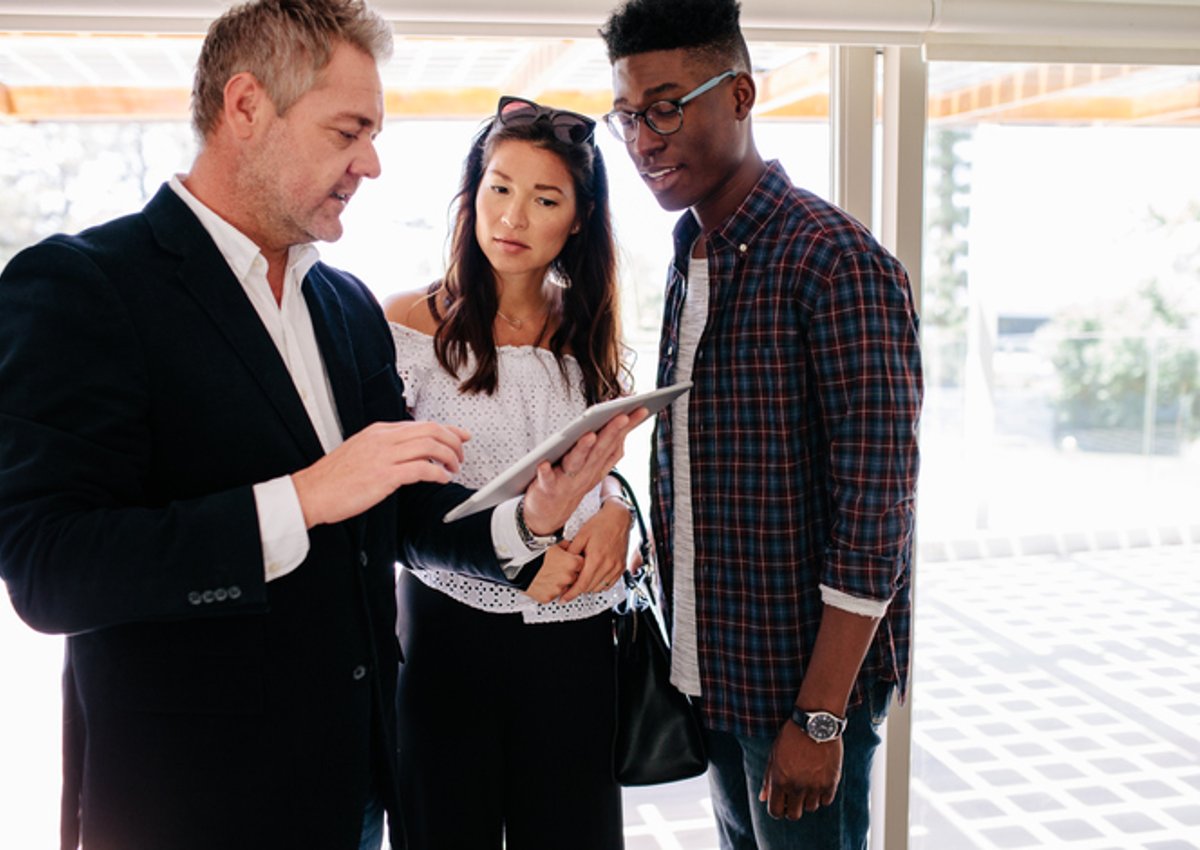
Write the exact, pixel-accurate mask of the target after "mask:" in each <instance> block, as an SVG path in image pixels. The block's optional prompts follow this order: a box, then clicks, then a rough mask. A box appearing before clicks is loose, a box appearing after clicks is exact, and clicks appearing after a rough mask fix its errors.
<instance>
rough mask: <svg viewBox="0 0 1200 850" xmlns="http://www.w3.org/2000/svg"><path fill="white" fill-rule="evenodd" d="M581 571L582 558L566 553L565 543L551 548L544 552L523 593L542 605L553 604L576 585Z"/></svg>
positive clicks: (575, 554)
mask: <svg viewBox="0 0 1200 850" xmlns="http://www.w3.org/2000/svg"><path fill="white" fill-rule="evenodd" d="M581 569H583V558H582V557H580V556H579V555H578V554H577V553H572V552H568V551H567V544H566V542H565V541H564V542H562V543H560V544H558V545H557V546H551V547H550V548H549V549H547V550H546V553H545V555H544V556H543V559H542V566H541V567H540V568H539V569H538V574H537V575H536V576H534V578H533V581H532V582H531V583H530V585H529V588H528V589H527V590H526V591H525V593H526V595H528V596H531V597H533V598H534V599H535V600H536V601H538V602H541V603H542V604H543V605H544V604H545V603H547V602H553V601H554V600H555V599H558V598H559V597H560V596H562V595H563V591H565V590H567V589H569V588H571V587H572V585H573V584H575V583H576V580H577V578H578V576H579V571H580V570H581ZM563 601H566V600H563Z"/></svg>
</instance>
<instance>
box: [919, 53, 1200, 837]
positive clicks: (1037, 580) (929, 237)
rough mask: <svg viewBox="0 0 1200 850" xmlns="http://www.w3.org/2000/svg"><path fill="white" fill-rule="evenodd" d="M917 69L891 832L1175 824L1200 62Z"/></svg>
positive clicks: (1191, 537)
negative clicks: (908, 494)
mask: <svg viewBox="0 0 1200 850" xmlns="http://www.w3.org/2000/svg"><path fill="white" fill-rule="evenodd" d="M930 70H931V73H930V93H929V111H930V116H929V121H930V123H929V128H928V145H929V147H928V158H927V172H926V175H927V176H926V180H927V183H926V185H927V195H926V242H925V247H926V260H925V269H924V281H923V333H924V343H925V353H926V370H927V382H928V388H927V396H926V399H927V400H926V404H925V414H924V418H923V423H922V453H923V458H922V479H921V484H920V504H919V547H920V549H919V552H920V557H919V568H918V573H917V625H916V639H917V646H916V653H915V657H916V673H915V687H914V715H913V775H912V793H911V803H912V810H911V813H910V824H911V830H912V844H911V846H912V847H913V848H916V850H921V849H922V848H928V850H942V848H947V847H954V848H980V850H983V848H1016V847H1063V848H1066V847H1080V848H1083V847H1088V848H1092V847H1095V848H1100V847H1170V846H1180V847H1182V846H1186V845H1187V844H1188V841H1189V839H1188V836H1190V840H1194V838H1195V832H1194V830H1195V825H1196V822H1197V821H1196V813H1197V812H1200V768H1198V767H1197V763H1196V752H1197V748H1198V747H1200V736H1198V735H1197V734H1196V733H1195V731H1194V727H1195V725H1196V724H1195V719H1196V716H1197V709H1196V696H1197V685H1196V683H1197V682H1200V653H1198V652H1197V651H1196V646H1197V645H1200V643H1198V641H1197V639H1198V638H1200V620H1198V618H1197V613H1198V610H1200V569H1197V567H1200V548H1198V547H1197V544H1200V514H1198V513H1197V508H1196V506H1197V505H1200V395H1198V393H1197V383H1198V379H1200V375H1198V364H1200V297H1198V296H1200V249H1198V248H1197V246H1200V157H1197V156H1196V155H1195V151H1196V150H1197V149H1200V123H1198V122H1197V118H1198V115H1200V114H1198V113H1197V111H1196V109H1195V103H1196V90H1197V81H1198V80H1200V71H1198V70H1197V69H1195V68H1165V67H1133V66H1102V65H997V64H973V63H971V64H967V63H963V64H951V63H947V64H935V65H933V66H932V67H931V69H930ZM1189 104H1190V106H1189Z"/></svg>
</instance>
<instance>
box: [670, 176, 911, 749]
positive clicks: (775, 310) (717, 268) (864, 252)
mask: <svg viewBox="0 0 1200 850" xmlns="http://www.w3.org/2000/svg"><path fill="white" fill-rule="evenodd" d="M699 233H700V227H699V224H698V223H697V222H696V220H695V218H694V217H693V215H692V214H691V213H690V212H688V213H686V214H685V215H684V216H683V217H682V218H681V219H680V221H679V223H678V224H677V225H676V227H675V260H674V263H673V264H672V267H671V269H670V271H669V274H668V281H667V290H666V299H665V306H664V316H663V332H662V339H661V342H660V349H659V368H658V384H659V385H660V386H665V385H667V384H670V383H671V381H672V374H673V372H674V370H675V357H676V354H677V348H678V333H679V320H680V314H681V312H682V307H683V301H684V298H685V297H686V294H687V278H686V270H687V266H688V257H689V254H690V250H691V246H692V244H693V242H694V241H695V239H696V237H697V236H698V235H699ZM704 238H705V246H706V249H707V253H708V269H709V284H710V291H711V294H710V301H709V309H708V323H707V326H706V327H705V330H704V333H703V335H702V337H701V338H700V342H699V345H698V347H697V350H696V360H695V367H694V372H693V376H692V378H693V380H694V381H695V386H694V387H693V389H692V392H691V394H690V396H689V399H688V420H689V424H688V434H687V437H686V439H687V440H688V450H689V456H690V458H691V480H692V493H693V500H692V504H691V505H690V508H691V510H692V519H693V523H694V534H695V541H694V543H695V583H696V619H697V641H698V651H699V658H700V675H701V682H702V686H703V691H704V695H703V698H702V700H701V706H702V711H703V714H704V719H705V722H706V724H707V725H708V726H709V727H710V728H714V729H719V730H725V731H730V732H734V733H737V734H743V735H753V736H759V737H774V735H775V734H777V732H778V730H779V727H780V725H781V724H782V723H783V722H784V720H785V719H786V718H787V717H788V715H789V713H790V712H791V707H792V705H793V703H794V702H795V699H796V694H797V693H798V692H799V690H800V682H801V679H802V678H803V676H804V672H805V667H806V665H807V662H808V659H809V655H810V653H811V652H812V647H813V643H814V641H815V639H816V635H817V627H818V626H819V624H820V620H821V613H822V602H821V593H820V589H819V585H822V584H824V585H826V586H828V587H831V588H833V589H836V590H840V591H842V592H844V593H848V594H851V595H853V596H858V597H865V598H869V599H874V600H890V605H889V606H888V611H887V614H886V615H885V617H884V618H883V620H882V622H881V623H880V625H879V629H878V632H877V633H876V636H875V639H874V641H873V642H872V644H871V647H870V649H869V650H868V653H867V657H866V659H865V661H864V662H863V666H862V669H861V671H860V673H859V676H858V680H857V682H856V683H855V687H854V692H853V694H852V695H851V704H852V705H853V704H857V703H858V702H859V701H861V699H862V696H863V690H864V688H865V686H866V685H867V684H868V683H870V682H873V681H876V680H886V681H893V682H897V683H898V684H899V685H900V688H901V693H902V695H903V691H904V688H905V684H906V681H907V675H908V659H909V644H910V627H911V607H910V599H909V575H910V569H911V557H912V532H913V502H914V492H915V487H916V480H917V466H918V458H917V420H918V416H919V412H920V408H921V397H922V380H921V361H920V351H919V347H918V337H917V315H916V311H915V309H914V306H913V299H912V292H911V289H910V287H909V282H908V275H907V273H906V272H905V270H904V268H903V266H901V265H900V263H899V261H898V260H896V259H895V258H894V257H893V256H891V255H890V254H889V253H887V252H886V251H885V250H884V249H883V248H882V247H881V246H880V245H879V244H878V243H877V242H876V241H875V240H874V239H873V238H872V237H871V235H870V234H869V233H868V232H867V231H866V230H865V229H864V228H863V227H862V226H861V225H860V224H859V223H858V222H856V221H854V220H853V219H852V218H850V217H849V216H848V215H846V214H845V213H844V212H842V211H841V210H839V209H837V208H836V207H834V206H833V205H831V204H829V203H827V202H825V201H823V200H821V199H820V198H818V197H816V196H815V195H813V194H811V193H809V192H806V191H804V190H802V189H798V188H795V187H794V186H792V184H791V181H790V180H789V179H788V177H787V175H786V174H785V173H784V171H783V168H782V167H781V166H780V165H779V164H778V163H777V162H771V163H769V164H768V167H767V170H766V172H765V173H764V174H763V176H762V178H761V179H760V180H759V182H758V185H757V186H755V188H754V190H753V191H751V193H750V194H749V195H748V196H747V197H746V199H745V200H744V201H743V202H742V205H741V207H740V208H739V209H738V210H737V212H735V213H734V214H733V215H732V216H731V217H730V218H729V219H728V220H726V221H725V222H724V223H723V224H722V225H721V226H720V227H718V228H717V229H716V230H714V231H713V232H712V233H710V234H708V235H707V236H705V237H704ZM673 438H674V437H673V435H672V432H671V417H670V411H669V409H668V410H667V411H664V412H663V413H662V414H660V415H659V417H658V424H657V426H656V429H655V434H654V447H653V451H652V461H651V463H652V476H651V477H652V482H651V488H652V491H653V494H654V500H653V501H654V504H653V509H652V513H651V516H652V523H653V526H654V535H655V539H656V540H657V541H659V546H658V552H659V555H660V559H661V567H662V576H663V581H664V584H665V587H666V598H667V599H670V598H671V595H670V594H671V587H672V584H673V582H672V562H671V552H672V540H671V530H672V529H671V522H670V518H671V516H672V512H673V511H674V510H675V508H676V506H675V504H674V502H673V494H672V472H671V441H672V439H673ZM688 507H689V506H686V505H681V506H680V508H681V509H686V508H688Z"/></svg>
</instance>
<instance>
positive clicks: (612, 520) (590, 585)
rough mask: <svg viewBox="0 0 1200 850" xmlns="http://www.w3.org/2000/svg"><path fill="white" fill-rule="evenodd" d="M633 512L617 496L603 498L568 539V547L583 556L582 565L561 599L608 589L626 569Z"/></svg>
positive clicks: (567, 600) (566, 599) (565, 600)
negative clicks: (606, 499) (605, 499)
mask: <svg viewBox="0 0 1200 850" xmlns="http://www.w3.org/2000/svg"><path fill="white" fill-rule="evenodd" d="M632 526H633V515H632V514H631V513H630V512H629V509H628V508H627V507H626V506H625V505H624V504H623V503H621V502H620V501H617V500H616V499H613V500H610V501H607V502H605V503H604V504H603V505H601V507H600V510H599V511H597V512H596V514H595V516H593V517H592V518H591V519H589V520H588V521H587V522H586V523H584V526H583V528H581V529H579V533H578V534H576V535H575V537H574V539H573V540H571V541H570V542H569V548H568V551H569V552H571V553H572V554H575V555H582V556H583V569H582V570H581V571H580V573H579V576H578V578H576V580H575V583H574V584H573V585H572V586H571V587H569V588H568V589H567V591H566V592H565V593H563V595H562V601H563V602H570V601H571V600H572V599H577V598H578V597H580V596H581V595H583V594H584V593H595V592H597V591H602V590H608V588H610V587H612V586H613V584H615V583H616V582H617V581H618V580H619V579H620V577H621V573H623V572H624V571H625V558H626V556H627V555H628V553H629V530H630V528H631V527H632Z"/></svg>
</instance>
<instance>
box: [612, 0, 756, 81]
mask: <svg viewBox="0 0 1200 850" xmlns="http://www.w3.org/2000/svg"><path fill="white" fill-rule="evenodd" d="M740 14H741V3H739V2H738V0H627V2H626V3H624V4H623V5H621V6H620V7H619V8H617V9H616V10H615V11H613V13H612V14H611V15H609V18H608V21H607V23H605V25H604V27H603V28H602V29H601V30H600V37H601V38H603V39H604V43H605V45H606V46H607V48H608V61H609V62H616V61H617V60H618V59H622V58H624V57H626V56H634V55H636V54H639V53H650V52H651V51H655V50H680V49H682V50H687V51H689V52H692V53H695V54H697V55H698V56H702V57H704V58H706V59H711V60H712V61H713V63H714V64H721V65H725V66H727V67H730V68H733V69H734V70H735V71H747V72H748V71H750V70H751V68H750V51H749V50H747V49H746V39H745V38H744V37H743V36H742V30H741V26H740V25H739V16H740Z"/></svg>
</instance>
